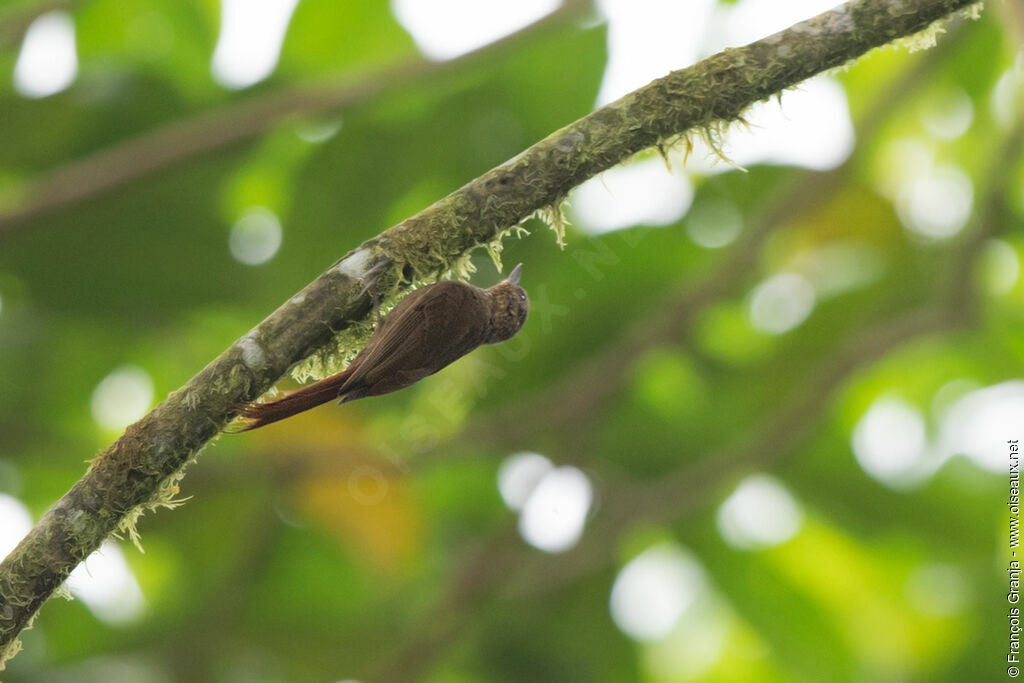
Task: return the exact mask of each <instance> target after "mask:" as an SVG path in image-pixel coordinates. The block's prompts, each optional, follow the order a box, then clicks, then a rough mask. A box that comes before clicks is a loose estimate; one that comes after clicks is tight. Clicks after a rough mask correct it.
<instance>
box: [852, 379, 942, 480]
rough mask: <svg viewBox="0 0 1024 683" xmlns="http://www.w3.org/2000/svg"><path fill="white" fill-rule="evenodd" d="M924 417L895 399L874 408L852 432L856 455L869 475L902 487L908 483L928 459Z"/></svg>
mask: <svg viewBox="0 0 1024 683" xmlns="http://www.w3.org/2000/svg"><path fill="white" fill-rule="evenodd" d="M926 446H927V443H926V438H925V423H924V416H923V415H922V414H921V411H919V410H918V409H917V408H915V407H914V406H912V405H909V404H907V403H906V402H904V401H902V400H901V399H898V398H894V397H882V398H879V399H878V400H876V401H875V402H874V403H872V404H871V407H869V408H868V410H867V412H865V413H864V415H863V416H862V417H861V419H860V420H859V421H858V422H857V425H856V426H855V427H854V429H853V454H854V456H855V457H856V458H857V462H858V463H860V466H861V467H862V468H863V469H864V471H865V472H867V473H868V474H869V475H871V476H872V477H874V478H875V479H878V480H879V481H881V482H883V483H886V484H890V485H895V486H899V485H901V484H905V483H908V481H909V480H910V479H912V475H913V473H914V470H916V469H917V468H918V467H919V465H920V464H921V462H922V461H923V459H924V457H925V455H926Z"/></svg>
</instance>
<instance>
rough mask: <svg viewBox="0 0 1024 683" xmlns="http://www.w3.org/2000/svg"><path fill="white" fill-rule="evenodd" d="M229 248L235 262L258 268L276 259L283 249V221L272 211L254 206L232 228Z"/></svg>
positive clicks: (229, 236)
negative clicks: (279, 250) (278, 251)
mask: <svg viewBox="0 0 1024 683" xmlns="http://www.w3.org/2000/svg"><path fill="white" fill-rule="evenodd" d="M228 248H229V249H230V250H231V255H232V256H234V257H235V260H236V261H238V262H240V263H244V264H245V265H247V266H258V265H260V264H261V263H266V262H267V261H269V260H270V259H272V258H274V255H275V254H277V250H278V249H280V248H281V221H279V220H278V218H277V215H276V214H275V213H274V212H273V211H271V210H270V209H267V208H264V207H262V206H254V207H250V208H249V209H246V211H245V213H243V214H242V217H241V218H239V219H238V221H237V222H236V223H235V224H234V225H233V226H231V234H230V235H228Z"/></svg>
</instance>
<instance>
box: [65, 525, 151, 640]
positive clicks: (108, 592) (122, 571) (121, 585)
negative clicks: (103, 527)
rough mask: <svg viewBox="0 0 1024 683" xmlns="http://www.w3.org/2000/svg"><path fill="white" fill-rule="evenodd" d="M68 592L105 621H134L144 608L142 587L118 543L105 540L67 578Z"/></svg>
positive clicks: (112, 622)
mask: <svg viewBox="0 0 1024 683" xmlns="http://www.w3.org/2000/svg"><path fill="white" fill-rule="evenodd" d="M67 583H68V588H69V589H70V590H71V594H72V595H74V596H75V597H77V598H78V599H80V600H81V601H82V602H84V603H85V606H86V607H88V608H89V611H90V612H92V613H93V614H94V615H96V617H97V618H98V619H100V620H101V621H104V622H106V623H108V624H127V623H130V622H132V621H135V620H137V619H138V618H139V617H140V616H142V613H143V612H144V611H145V608H146V601H145V599H144V598H143V596H142V589H141V588H140V587H139V582H138V581H136V580H135V575H134V574H133V573H132V570H131V568H130V567H129V566H128V562H127V560H125V557H124V553H122V552H121V549H120V548H119V547H118V546H117V544H115V543H113V542H111V541H106V542H105V543H104V544H103V545H102V546H100V549H99V550H97V551H96V552H94V553H93V554H91V555H90V556H89V557H87V558H86V560H85V562H83V563H82V564H80V565H78V566H77V567H75V569H74V570H73V571H72V572H71V575H70V576H69V577H68V581H67Z"/></svg>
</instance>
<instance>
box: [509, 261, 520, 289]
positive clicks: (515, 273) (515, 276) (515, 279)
mask: <svg viewBox="0 0 1024 683" xmlns="http://www.w3.org/2000/svg"><path fill="white" fill-rule="evenodd" d="M522 274H523V264H522V263H520V264H519V265H518V266H516V267H515V268H513V269H512V272H511V273H509V274H508V281H509V282H511V283H512V284H514V285H516V286H519V278H520V277H521V276H522Z"/></svg>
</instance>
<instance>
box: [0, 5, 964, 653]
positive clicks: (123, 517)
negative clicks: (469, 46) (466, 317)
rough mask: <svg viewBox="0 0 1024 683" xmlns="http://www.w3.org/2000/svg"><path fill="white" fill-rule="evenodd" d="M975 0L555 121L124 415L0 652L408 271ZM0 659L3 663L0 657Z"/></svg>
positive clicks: (850, 28)
mask: <svg viewBox="0 0 1024 683" xmlns="http://www.w3.org/2000/svg"><path fill="white" fill-rule="evenodd" d="M974 4H975V0H855V1H853V2H848V3H846V4H845V5H842V6H840V7H838V8H836V9H833V10H831V11H829V12H826V13H824V14H821V15H819V16H817V17H814V18H812V19H809V20H807V21H804V22H801V23H799V24H796V25H794V26H792V27H790V28H788V29H786V30H784V31H781V32H779V33H777V34H775V35H773V36H769V37H768V38H765V39H763V40H760V41H757V42H755V43H752V44H750V45H747V46H745V47H742V48H736V49H728V50H725V51H723V52H721V53H719V54H717V55H714V56H712V57H710V58H708V59H706V60H704V61H702V62H700V63H698V64H695V65H694V66H692V67H689V68H687V69H682V70H680V71H676V72H673V73H671V74H669V75H668V76H666V77H664V78H661V79H658V80H656V81H654V82H652V83H651V84H649V85H647V86H645V87H643V88H641V89H639V90H636V91H634V92H632V93H630V94H629V95H626V96H625V97H623V98H621V99H620V100H618V101H616V102H613V103H611V104H609V105H607V106H605V107H602V108H601V109H598V110H597V111H595V112H593V113H591V114H590V115H588V116H586V117H584V118H582V119H579V120H578V121H576V122H574V123H572V124H570V125H568V126H566V127H565V128H562V129H561V130H558V131H556V132H554V133H552V134H551V135H549V136H548V137H547V138H545V139H544V140H542V141H540V142H538V143H537V144H535V145H533V146H532V147H530V148H528V149H527V150H526V151H524V152H523V153H522V154H520V155H519V156H517V157H516V158H514V159H512V160H510V161H508V162H506V163H505V164H502V165H501V166H498V167H497V168H495V169H493V170H491V171H489V172H487V173H485V174H484V175H482V176H480V177H479V178H476V179H475V180H473V181H471V182H469V183H468V184H466V185H465V186H464V187H462V188H460V189H459V190H457V191H455V192H453V193H452V194H450V195H448V196H447V197H445V198H444V199H441V200H439V201H438V202H436V203H434V204H433V205H431V206H429V207H427V208H426V209H424V210H423V211H421V212H420V213H418V214H416V215H415V216H412V217H411V218H409V219H407V220H405V221H403V222H402V223H400V224H398V225H396V226H394V227H392V228H390V229H389V230H387V231H385V232H383V233H381V234H380V235H378V236H377V237H375V238H373V239H370V240H368V241H367V242H365V243H363V244H362V245H361V246H360V247H359V248H357V249H356V250H354V251H352V252H350V253H349V254H348V255H347V256H345V257H344V258H343V259H342V260H341V261H339V262H337V263H336V264H334V265H333V266H332V267H331V268H329V269H328V270H327V271H325V272H324V273H322V274H321V275H320V276H319V277H317V278H316V279H315V280H314V281H313V282H311V283H310V284H309V285H307V286H306V287H305V288H304V289H303V290H302V291H301V292H299V293H298V294H297V295H295V296H293V297H292V298H291V299H289V300H288V301H286V302H285V303H284V304H283V305H282V306H281V307H279V308H278V309H277V310H276V311H274V312H273V313H272V314H271V315H270V316H269V317H267V318H266V319H265V320H264V321H263V322H261V323H260V324H259V325H258V326H257V327H255V328H254V329H253V330H252V331H250V332H249V333H248V334H246V335H245V336H243V337H242V338H240V339H239V340H238V341H236V342H235V343H234V344H232V345H231V347H229V348H228V349H227V350H226V351H225V352H224V353H222V354H221V355H220V356H218V357H217V358H216V359H214V360H213V361H212V362H211V363H210V364H209V365H208V366H207V367H205V368H204V369H203V370H202V371H201V372H200V373H199V374H197V375H196V376H195V377H193V378H192V379H191V380H190V381H189V382H188V383H187V384H186V385H185V386H184V387H182V388H181V389H179V390H177V391H175V392H174V393H172V394H171V395H169V396H168V397H167V399H166V400H165V401H163V402H162V403H161V404H160V405H158V406H157V407H156V408H155V409H154V410H153V411H152V412H150V413H149V414H148V415H146V416H145V417H144V418H142V419H141V420H140V421H138V422H137V423H135V424H133V425H132V426H130V427H129V428H128V429H127V430H126V432H125V434H124V435H123V436H122V437H121V438H120V439H118V440H117V441H116V442H115V443H114V444H113V445H112V446H111V447H110V448H109V449H107V450H106V451H105V452H103V453H101V454H100V455H99V456H98V457H97V458H96V459H95V460H94V461H93V462H92V464H91V465H90V467H89V469H88V471H87V472H86V473H85V475H84V476H83V477H82V479H80V480H79V481H78V482H77V483H76V484H75V485H74V486H72V488H71V490H70V491H68V493H67V494H65V495H64V497H63V498H61V499H60V500H59V501H58V502H57V503H56V504H55V505H54V506H53V507H52V508H51V509H50V510H49V511H48V512H47V513H46V514H45V515H44V517H43V519H42V520H40V522H39V523H38V524H37V525H36V526H35V528H34V529H33V530H32V531H31V532H30V533H29V534H28V536H26V537H25V539H23V540H22V542H21V543H20V544H19V545H18V547H17V548H15V550H14V551H13V552H12V553H11V554H10V555H9V556H8V557H7V558H6V559H5V560H4V561H3V563H0V662H2V661H3V660H4V659H5V658H7V657H9V656H11V655H13V654H14V652H16V650H17V636H18V634H19V633H20V631H21V630H22V629H24V628H25V627H26V625H27V624H28V623H29V621H30V620H31V619H32V618H33V616H34V615H35V614H36V612H37V611H38V609H39V608H40V606H41V605H42V604H43V603H44V602H45V601H46V600H47V598H49V597H50V595H51V594H52V593H53V592H54V591H55V590H56V589H57V588H58V587H59V586H60V585H61V584H62V583H63V582H64V580H65V579H66V578H67V576H68V574H69V573H70V572H71V570H72V569H73V568H74V567H75V566H76V565H77V564H78V563H79V562H81V561H82V560H84V559H85V558H86V557H87V556H88V555H89V554H90V553H91V552H92V551H94V550H95V549H96V548H98V547H99V546H100V544H101V543H102V542H103V540H104V539H106V538H107V537H108V536H109V535H110V534H111V533H115V532H117V531H118V530H121V531H130V530H131V529H132V527H131V524H132V522H133V520H134V519H135V517H137V515H138V513H139V511H141V510H145V509H147V508H150V509H151V508H153V507H157V506H160V505H165V504H167V503H169V502H171V500H170V497H171V495H172V493H173V491H174V485H173V484H174V482H176V481H177V479H178V478H180V476H181V473H182V471H183V469H184V467H185V466H186V464H187V463H188V462H189V461H190V460H191V459H192V458H193V457H194V456H195V455H196V453H198V451H199V450H200V449H201V448H202V447H203V446H204V445H205V444H206V443H208V442H209V441H210V440H212V439H213V438H214V437H216V436H217V435H218V434H219V433H220V431H221V430H222V429H223V428H224V427H225V425H227V423H228V422H230V421H231V419H232V418H233V417H234V415H235V410H236V406H238V405H239V404H240V403H242V402H246V401H251V400H253V399H255V398H256V397H258V396H259V395H260V394H262V393H263V392H265V391H266V390H267V389H269V388H270V387H271V386H272V385H273V383H274V382H276V381H277V379H278V378H280V377H281V376H282V375H283V374H284V373H285V372H286V371H287V370H288V368H289V367H290V366H292V365H293V364H294V363H296V362H297V361H300V360H302V359H303V358H306V357H307V356H309V355H310V354H312V353H314V352H315V351H316V350H318V349H320V348H322V347H323V346H325V345H326V344H328V343H329V342H330V341H331V339H332V338H333V336H334V335H335V334H336V333H337V332H339V331H342V330H345V329H346V328H348V327H350V326H352V325H354V324H358V323H359V322H361V321H362V320H364V319H365V318H366V317H367V316H369V315H370V314H371V308H372V306H371V293H372V294H373V295H375V296H376V297H378V298H389V297H391V296H393V295H395V294H396V293H397V292H398V291H399V290H401V289H402V288H404V287H407V286H408V284H409V283H410V282H411V281H413V280H419V279H428V278H431V277H435V276H437V275H438V274H440V273H443V272H446V271H450V270H453V269H455V268H457V266H458V264H459V263H461V262H462V259H464V257H465V255H466V254H467V253H468V252H469V251H471V250H473V249H475V248H477V247H481V246H485V245H487V244H489V243H491V242H493V241H494V240H495V239H496V238H497V237H498V236H499V235H500V234H501V233H502V231H504V230H507V229H508V228H509V227H510V226H514V225H517V224H518V223H520V222H521V221H523V220H524V219H525V218H527V217H529V216H531V215H533V214H534V213H535V212H537V211H541V210H544V209H545V208H550V207H553V206H554V207H557V206H558V204H559V203H560V202H561V201H562V199H563V198H564V197H565V196H566V195H567V194H568V192H569V190H570V189H572V188H573V187H575V186H576V185H579V184H580V183H582V182H583V181H584V180H586V179H588V178H590V177H592V176H594V175H596V174H598V173H600V172H602V171H604V170H606V169H608V168H610V167H612V166H614V165H616V164H618V163H619V162H621V161H623V160H625V159H627V158H628V157H630V156H632V155H633V154H635V153H637V152H639V151H641V150H644V149H646V148H649V147H652V146H657V145H664V144H671V143H672V142H673V141H675V140H678V139H680V137H681V136H683V135H686V134H688V133H691V132H698V133H700V132H702V131H707V130H711V129H713V128H714V127H715V126H718V125H721V124H722V123H727V122H730V121H734V120H737V118H738V117H739V116H740V115H741V114H742V112H743V111H744V110H746V109H747V107H749V106H750V105H752V104H753V103H755V102H758V101H760V100H763V99H765V98H767V97H769V96H771V95H774V94H776V93H779V92H781V91H783V90H785V89H786V88H789V87H792V86H794V85H796V84H798V83H799V82H801V81H803V80H805V79H807V78H809V77H811V76H813V75H815V74H817V73H820V72H822V71H825V70H827V69H831V68H834V67H837V66H841V65H844V64H846V63H848V62H849V61H851V60H853V59H856V58H857V57H859V56H861V55H863V54H864V53H866V52H867V51H869V50H871V49H872V48H875V47H879V46H882V45H885V44H887V43H890V42H892V41H893V40H895V39H897V38H902V37H906V36H910V35H913V34H916V33H918V32H921V31H924V30H925V29H928V27H929V26H931V25H932V23H933V22H935V21H937V20H940V19H943V18H945V17H948V16H949V15H951V14H952V13H954V12H956V11H958V10H963V9H965V8H968V7H971V6H972V5H974ZM0 667H2V664H0Z"/></svg>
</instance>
